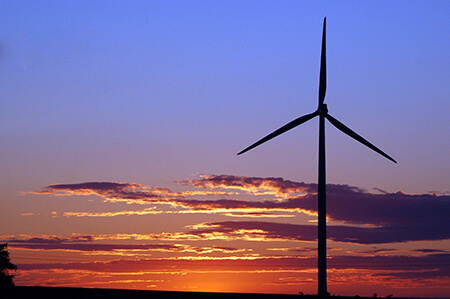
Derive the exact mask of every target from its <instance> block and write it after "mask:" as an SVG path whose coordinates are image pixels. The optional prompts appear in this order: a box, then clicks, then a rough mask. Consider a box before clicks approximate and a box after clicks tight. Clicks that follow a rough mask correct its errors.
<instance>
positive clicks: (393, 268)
mask: <svg viewBox="0 0 450 299" xmlns="http://www.w3.org/2000/svg"><path fill="white" fill-rule="evenodd" d="M449 258H450V255H449V254H434V255H426V256H333V257H330V258H329V259H328V269H329V270H333V269H334V270H348V269H353V271H354V272H357V271H356V270H354V269H358V270H375V271H378V272H377V273H378V275H384V276H389V277H402V278H406V277H409V278H411V277H414V278H419V277H425V278H440V279H445V278H446V277H447V278H448V277H449V276H450V265H449V262H448V261H449ZM316 267H317V259H316V257H294V256H267V257H225V258H221V257H216V258H213V257H203V258H190V257H184V258H158V259H156V258H153V259H139V260H132V259H119V260H113V261H106V262H105V261H96V262H82V263H80V262H69V263H46V264H45V263H40V264H23V265H19V268H20V269H22V270H49V269H53V270H85V271H97V272H116V273H117V272H128V271H129V270H130V269H133V271H134V272H152V271H158V272H173V270H174V269H177V271H181V272H183V271H193V272H195V271H223V272H225V271H236V272H263V271H278V272H296V271H305V270H312V271H315V270H314V269H316ZM281 269H282V270H281ZM330 272H333V271H330Z"/></svg>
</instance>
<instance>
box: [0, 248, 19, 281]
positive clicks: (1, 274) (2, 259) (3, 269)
mask: <svg viewBox="0 0 450 299" xmlns="http://www.w3.org/2000/svg"><path fill="white" fill-rule="evenodd" d="M6 248H8V243H3V244H0V289H4V288H9V287H13V286H14V281H13V278H14V275H11V274H10V273H9V272H10V271H12V270H16V269H17V266H16V265H14V264H13V263H11V259H10V258H9V252H8V250H6Z"/></svg>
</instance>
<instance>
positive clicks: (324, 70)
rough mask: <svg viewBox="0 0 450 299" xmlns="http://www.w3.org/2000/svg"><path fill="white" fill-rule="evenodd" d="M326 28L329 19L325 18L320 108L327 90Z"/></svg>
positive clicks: (321, 59)
mask: <svg viewBox="0 0 450 299" xmlns="http://www.w3.org/2000/svg"><path fill="white" fill-rule="evenodd" d="M326 28H327V18H326V17H325V18H324V19H323V33H322V54H321V57H320V81H319V107H320V106H322V104H323V101H324V100H325V92H326V90H327V57H326V56H327V50H326Z"/></svg>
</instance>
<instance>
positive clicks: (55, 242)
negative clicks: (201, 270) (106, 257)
mask: <svg viewBox="0 0 450 299" xmlns="http://www.w3.org/2000/svg"><path fill="white" fill-rule="evenodd" d="M5 237H6V238H5ZM105 239H107V240H124V239H129V240H132V239H144V238H136V236H135V235H129V236H128V238H126V236H124V235H119V236H117V237H116V238H115V235H83V236H81V235H71V236H68V237H57V236H51V235H49V236H39V237H32V236H23V237H22V238H15V237H10V238H7V236H2V240H4V241H2V242H7V243H9V246H10V247H11V248H20V249H31V250H62V251H81V252H92V251H103V252H112V251H162V252H191V253H197V254H205V253H212V252H222V253H238V252H244V251H246V249H241V248H234V247H226V246H191V245H185V244H164V243H159V244H105V243H92V242H93V241H99V240H105ZM149 239H158V238H157V237H156V238H149ZM147 240H148V239H147Z"/></svg>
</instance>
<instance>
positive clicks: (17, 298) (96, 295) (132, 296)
mask: <svg viewBox="0 0 450 299" xmlns="http://www.w3.org/2000/svg"><path fill="white" fill-rule="evenodd" d="M2 293H3V294H1V293H0V297H1V298H5V299H22V298H30V299H40V298H49V299H54V298H65V299H66V298H67V299H72V298H73V299H75V298H76V299H90V298H93V299H101V298H111V299H115V298H126V299H140V298H166V299H167V298H200V299H202V298H230V299H231V298H237V299H239V298H242V299H244V298H245V299H270V298H273V299H278V298H279V299H289V298H299V299H313V298H319V297H317V296H313V295H276V294H242V293H240V294H239V293H202V292H169V291H142V290H116V289H85V288H60V287H58V288H54V287H14V288H12V289H11V290H10V291H8V292H7V293H4V292H2ZM5 294H6V295H5ZM326 298H335V299H348V298H364V297H357V296H354V297H343V296H342V297H341V296H331V297H326ZM366 298H368V297H366ZM372 298H373V297H372ZM379 298H381V297H379ZM393 298H396V299H400V298H398V297H393Z"/></svg>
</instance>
